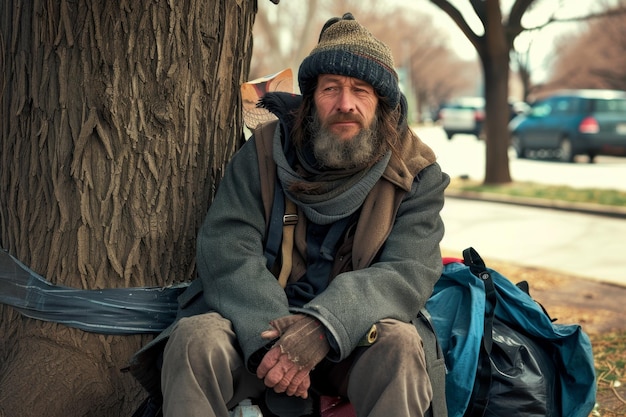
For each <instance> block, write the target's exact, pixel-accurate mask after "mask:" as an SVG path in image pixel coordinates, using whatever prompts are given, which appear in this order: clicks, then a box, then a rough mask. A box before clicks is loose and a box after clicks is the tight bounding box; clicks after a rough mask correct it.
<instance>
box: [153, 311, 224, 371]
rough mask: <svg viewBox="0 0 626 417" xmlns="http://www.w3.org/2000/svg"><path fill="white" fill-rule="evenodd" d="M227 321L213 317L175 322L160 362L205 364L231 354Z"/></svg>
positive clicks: (186, 318) (184, 319)
mask: <svg viewBox="0 0 626 417" xmlns="http://www.w3.org/2000/svg"><path fill="white" fill-rule="evenodd" d="M233 342H234V333H233V330H232V327H231V324H230V321H228V320H226V319H224V318H223V317H221V316H220V315H218V314H216V313H207V314H200V315H197V316H191V317H185V318H182V319H180V320H179V321H178V323H177V324H176V326H175V327H174V329H173V330H172V334H171V335H170V338H169V340H168V342H167V344H166V346H165V352H164V361H181V360H182V361H185V362H187V363H188V364H189V365H191V366H192V367H193V366H194V364H195V362H200V363H201V364H206V361H211V362H212V361H213V359H218V358H219V359H224V357H225V356H228V355H229V354H231V353H232V351H233V350H234V347H233ZM212 358H213V359H212Z"/></svg>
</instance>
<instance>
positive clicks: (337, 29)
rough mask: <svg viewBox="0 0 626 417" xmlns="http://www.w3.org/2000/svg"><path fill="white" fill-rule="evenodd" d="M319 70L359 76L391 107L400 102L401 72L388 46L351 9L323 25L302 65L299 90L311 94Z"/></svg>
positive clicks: (324, 72) (322, 72)
mask: <svg viewBox="0 0 626 417" xmlns="http://www.w3.org/2000/svg"><path fill="white" fill-rule="evenodd" d="M320 74H338V75H345V76H348V77H354V78H358V79H360V80H363V81H366V82H368V83H369V84H371V85H372V86H373V87H374V90H376V92H377V93H378V94H380V95H381V96H382V97H384V98H386V99H387V101H388V102H389V104H390V105H391V108H395V107H396V106H397V105H398V104H399V103H400V100H401V93H400V88H399V86H398V74H397V73H396V71H395V69H394V63H393V57H392V56H391V51H390V50H389V47H387V45H385V44H384V43H382V42H381V41H379V40H378V39H376V38H375V37H374V36H373V35H372V34H371V33H370V32H369V31H368V30H367V29H365V28H364V27H363V26H361V25H360V24H359V23H358V22H357V21H356V20H354V16H352V14H350V13H346V14H344V15H343V16H342V17H334V18H332V19H330V20H328V21H327V22H326V24H325V25H324V27H323V28H322V31H321V33H320V38H319V42H318V44H317V46H316V47H315V48H314V49H313V50H312V51H311V53H310V54H309V56H307V57H306V58H305V59H304V61H302V64H301V65H300V70H299V72H298V83H299V85H300V92H301V93H302V94H312V93H313V90H314V88H315V85H316V84H317V76H318V75H320Z"/></svg>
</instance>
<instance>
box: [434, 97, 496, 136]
mask: <svg viewBox="0 0 626 417" xmlns="http://www.w3.org/2000/svg"><path fill="white" fill-rule="evenodd" d="M484 122H485V99H484V98H483V97H461V98H458V99H456V100H454V101H450V102H448V103H445V104H444V105H443V106H442V107H441V109H440V110H439V114H438V117H437V123H439V125H440V126H441V127H442V128H443V130H444V131H445V132H446V136H447V137H448V139H452V136H454V135H456V134H457V133H461V134H470V135H475V136H476V137H477V138H479V137H480V136H481V133H482V131H483V124H484Z"/></svg>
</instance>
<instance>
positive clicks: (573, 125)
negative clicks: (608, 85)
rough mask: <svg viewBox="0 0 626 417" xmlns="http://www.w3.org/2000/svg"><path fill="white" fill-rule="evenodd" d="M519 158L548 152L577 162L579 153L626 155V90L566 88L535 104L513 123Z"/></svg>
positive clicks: (512, 140) (511, 125)
mask: <svg viewBox="0 0 626 417" xmlns="http://www.w3.org/2000/svg"><path fill="white" fill-rule="evenodd" d="M509 130H510V131H511V145H512V146H513V148H514V149H515V152H516V154H517V156H518V158H526V157H528V155H529V151H536V150H542V151H547V152H549V153H551V154H553V155H554V156H556V157H557V158H558V159H559V160H561V161H564V162H573V161H574V157H575V156H576V155H588V156H589V161H590V162H593V159H594V158H595V156H596V155H621V156H626V92H625V91H617V90H564V91H559V92H557V93H554V94H552V95H550V96H548V97H546V98H543V99H541V100H539V101H536V102H535V103H533V104H532V106H531V108H530V111H529V112H528V113H527V114H524V115H520V116H518V117H516V118H514V119H513V120H512V121H511V122H510V124H509Z"/></svg>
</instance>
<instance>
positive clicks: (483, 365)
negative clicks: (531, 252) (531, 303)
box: [463, 247, 497, 417]
mask: <svg viewBox="0 0 626 417" xmlns="http://www.w3.org/2000/svg"><path fill="white" fill-rule="evenodd" d="M463 263H464V264H465V265H467V266H468V267H469V269H470V271H471V272H472V274H474V275H476V276H477V277H478V278H480V280H481V281H482V282H483V283H484V284H485V298H486V300H485V320H484V331H483V337H482V344H481V346H480V352H479V355H478V364H477V365H478V367H477V369H476V379H475V380H474V387H473V389H472V396H471V399H470V401H469V404H468V407H467V410H465V413H464V417H482V416H483V415H484V414H485V411H486V409H487V403H488V402H489V389H490V388H491V359H490V356H491V349H492V346H493V320H494V316H495V310H496V302H497V298H496V289H495V286H494V284H493V278H492V277H491V274H490V273H489V270H488V269H487V267H486V266H485V262H484V261H483V259H482V258H481V257H480V255H479V254H478V252H476V250H475V249H474V248H471V247H470V248H467V249H465V250H464V251H463Z"/></svg>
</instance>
